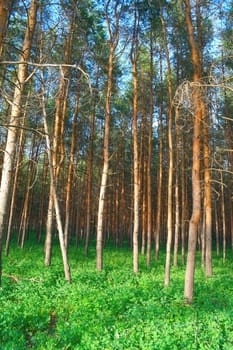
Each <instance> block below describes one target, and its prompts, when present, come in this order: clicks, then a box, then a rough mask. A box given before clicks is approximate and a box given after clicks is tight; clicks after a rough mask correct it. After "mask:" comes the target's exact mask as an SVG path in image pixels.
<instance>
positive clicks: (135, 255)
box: [130, 3, 140, 273]
mask: <svg viewBox="0 0 233 350" xmlns="http://www.w3.org/2000/svg"><path fill="white" fill-rule="evenodd" d="M138 21H139V18H138V13H137V8H136V3H134V28H133V38H132V47H131V53H130V56H131V63H132V75H133V184H134V195H133V203H134V205H133V218H134V221H133V271H134V272H135V273H138V270H139V266H138V233H139V200H140V184H139V157H138V128H137V109H138V74H137V60H138V56H139V51H138Z"/></svg>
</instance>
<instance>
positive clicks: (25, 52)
mask: <svg viewBox="0 0 233 350" xmlns="http://www.w3.org/2000/svg"><path fill="white" fill-rule="evenodd" d="M36 13H37V0H32V1H31V5H30V9H29V13H28V25H27V29H26V32H25V37H24V43H23V48H22V54H21V55H20V58H19V59H20V61H21V62H24V61H27V60H28V59H29V56H30V50H31V45H32V38H33V34H34V30H35V26H36ZM26 78H27V65H26V64H19V66H18V72H17V79H16V81H15V90H14V96H13V101H12V106H11V113H10V117H9V125H10V127H9V128H8V132H7V140H6V147H5V152H4V159H3V167H2V178H1V185H0V283H1V275H2V261H1V260H2V257H1V254H2V236H3V226H4V217H5V214H6V211H7V202H8V199H9V193H10V184H11V176H12V170H13V164H14V155H15V148H16V137H17V136H16V135H17V128H18V127H19V123H20V115H21V109H22V99H23V91H24V84H25V80H26Z"/></svg>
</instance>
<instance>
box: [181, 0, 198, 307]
mask: <svg viewBox="0 0 233 350" xmlns="http://www.w3.org/2000/svg"><path fill="white" fill-rule="evenodd" d="M184 2H185V19H186V25H187V31H188V39H189V45H190V49H191V57H192V64H193V70H194V75H193V80H194V83H196V84H195V85H194V88H193V103H194V128H193V155H192V159H193V164H192V201H193V209H192V216H191V219H190V222H189V238H188V256H187V265H186V272H185V286H184V296H185V298H186V302H187V303H190V302H192V299H193V290H194V273H195V260H196V245H197V232H198V224H199V221H200V215H201V186H200V136H201V134H200V125H201V119H202V111H201V108H200V100H201V98H202V97H201V93H200V89H199V86H198V83H199V80H200V77H201V76H200V74H201V67H200V57H199V52H198V48H197V45H196V42H195V36H194V28H193V24H192V19H191V6H190V1H189V0H184Z"/></svg>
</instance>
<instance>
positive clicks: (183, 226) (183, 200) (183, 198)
mask: <svg viewBox="0 0 233 350" xmlns="http://www.w3.org/2000/svg"><path fill="white" fill-rule="evenodd" d="M184 143H185V142H184V137H183V136H182V158H181V171H182V175H181V182H182V185H181V186H182V189H181V191H182V193H181V203H182V205H181V207H182V213H181V259H182V264H184V263H185V241H186V239H185V238H186V223H185V221H186V175H185V144H184Z"/></svg>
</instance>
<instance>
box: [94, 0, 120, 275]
mask: <svg viewBox="0 0 233 350" xmlns="http://www.w3.org/2000/svg"><path fill="white" fill-rule="evenodd" d="M109 5H110V0H108V1H107V4H106V7H105V10H106V12H105V15H106V22H107V27H108V33H109V36H110V40H109V46H110V47H109V50H110V51H109V57H108V83H107V95H106V105H105V129H104V154H103V158H104V159H103V170H102V175H101V183H100V194H99V208H98V219H97V237H96V268H97V270H99V271H101V270H102V269H103V227H104V204H105V196H106V188H107V181H108V168H109V133H110V113H111V95H112V84H113V59H114V53H115V49H116V47H117V45H118V40H119V37H118V25H119V13H118V12H117V7H118V1H116V4H115V6H114V14H115V30H114V33H113V32H112V29H111V22H110V19H109V15H108V10H109Z"/></svg>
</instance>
